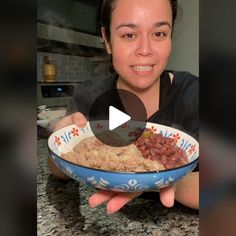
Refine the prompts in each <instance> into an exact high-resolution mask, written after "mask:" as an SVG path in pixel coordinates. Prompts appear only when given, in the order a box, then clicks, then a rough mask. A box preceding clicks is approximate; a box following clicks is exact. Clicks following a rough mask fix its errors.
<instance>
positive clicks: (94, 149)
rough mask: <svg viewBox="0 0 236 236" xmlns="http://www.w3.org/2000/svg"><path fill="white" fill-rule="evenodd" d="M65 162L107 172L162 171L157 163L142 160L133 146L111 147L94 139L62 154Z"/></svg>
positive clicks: (139, 153) (88, 139) (85, 140)
mask: <svg viewBox="0 0 236 236" xmlns="http://www.w3.org/2000/svg"><path fill="white" fill-rule="evenodd" d="M62 158H64V159H65V160H68V161H71V162H74V163H76V164H79V165H82V166H86V167H91V168H97V169H101V170H108V171H124V172H143V171H157V170H164V166H163V165H162V164H160V163H159V162H158V161H152V160H149V159H144V158H143V156H142V153H141V152H140V151H139V150H138V148H137V147H136V146H135V144H130V145H128V146H125V147H111V146H108V145H106V144H104V143H102V142H101V141H100V140H98V139H97V138H96V137H90V138H86V139H83V140H82V141H81V142H79V143H78V144H77V145H76V146H75V147H74V148H73V150H72V151H70V152H67V153H65V154H62Z"/></svg>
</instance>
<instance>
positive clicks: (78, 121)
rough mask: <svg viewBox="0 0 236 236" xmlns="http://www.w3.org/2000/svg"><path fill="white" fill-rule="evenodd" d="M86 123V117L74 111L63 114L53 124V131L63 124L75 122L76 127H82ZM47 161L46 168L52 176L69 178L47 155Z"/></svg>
mask: <svg viewBox="0 0 236 236" xmlns="http://www.w3.org/2000/svg"><path fill="white" fill-rule="evenodd" d="M86 123H87V119H86V118H85V116H84V115H83V114H82V113H80V112H76V113H74V114H72V115H69V116H65V117H64V118H62V119H61V120H60V121H59V122H57V123H56V124H55V126H54V129H53V131H56V130H58V129H61V128H63V127H65V126H68V125H72V124H75V125H77V126H78V127H80V128H82V127H84V126H85V125H86ZM47 163H48V168H49V170H50V172H51V173H52V174H53V175H54V176H56V177H57V178H59V179H66V180H68V179H70V178H69V177H68V176H67V175H65V174H64V173H63V172H62V171H61V170H60V169H59V168H58V167H57V166H56V165H55V163H54V162H53V161H52V159H51V158H50V157H48V161H47Z"/></svg>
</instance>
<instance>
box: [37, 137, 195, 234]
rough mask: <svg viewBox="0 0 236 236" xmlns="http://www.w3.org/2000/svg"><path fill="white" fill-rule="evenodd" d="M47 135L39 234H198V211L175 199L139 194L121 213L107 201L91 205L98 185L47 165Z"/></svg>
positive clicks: (40, 172) (41, 151)
mask: <svg viewBox="0 0 236 236" xmlns="http://www.w3.org/2000/svg"><path fill="white" fill-rule="evenodd" d="M46 143H47V141H46V139H38V169H37V209H38V215H37V223H38V224H37V231H38V235H39V236H49V235H53V236H73V235H83V236H99V235H112V236H118V235H122V236H123V235H135V236H136V235H153V236H160V235H164V236H169V235H170V236H172V235H178V236H179V235H186V236H189V235H191V236H193V235H199V214H198V213H199V212H198V211H196V210H193V209H189V208H187V207H184V206H182V205H181V204H178V203H176V204H175V206H174V207H173V208H170V209H169V208H165V207H164V206H162V205H161V203H160V201H159V199H158V195H157V199H145V198H140V197H139V198H136V199H134V200H133V201H132V202H130V203H129V204H128V205H126V206H125V207H124V208H123V209H121V210H120V211H119V212H118V213H115V214H111V215H107V214H106V208H105V205H101V206H99V207H97V208H90V207H89V206H88V197H89V196H90V195H91V194H92V193H94V192H96V189H95V188H93V187H91V186H88V185H86V184H84V183H79V182H76V181H74V180H69V181H63V180H58V179H57V178H55V177H53V176H52V175H50V173H49V171H48V169H47V161H46V160H47V156H48V151H47V146H46Z"/></svg>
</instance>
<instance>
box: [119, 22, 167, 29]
mask: <svg viewBox="0 0 236 236" xmlns="http://www.w3.org/2000/svg"><path fill="white" fill-rule="evenodd" d="M163 25H167V26H168V27H169V28H170V29H171V24H170V23H169V22H168V21H159V22H156V23H154V24H153V26H154V27H156V28H158V27H161V26H163ZM122 27H129V28H137V27H138V25H136V24H133V23H121V24H120V25H118V26H117V27H116V29H119V28H122Z"/></svg>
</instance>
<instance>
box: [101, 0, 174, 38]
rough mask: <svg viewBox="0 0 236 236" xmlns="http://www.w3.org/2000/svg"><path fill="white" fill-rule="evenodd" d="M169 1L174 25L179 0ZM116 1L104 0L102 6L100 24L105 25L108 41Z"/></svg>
mask: <svg viewBox="0 0 236 236" xmlns="http://www.w3.org/2000/svg"><path fill="white" fill-rule="evenodd" d="M169 1H170V4H171V9H172V25H173V27H174V22H175V18H176V15H177V0H169ZM115 3H116V0H103V3H102V7H101V15H100V26H101V27H104V29H105V35H106V38H107V40H108V41H110V33H111V32H110V24H111V14H112V11H113V10H114V8H115ZM173 27H172V28H173ZM172 31H173V29H172Z"/></svg>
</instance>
